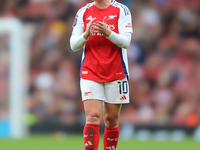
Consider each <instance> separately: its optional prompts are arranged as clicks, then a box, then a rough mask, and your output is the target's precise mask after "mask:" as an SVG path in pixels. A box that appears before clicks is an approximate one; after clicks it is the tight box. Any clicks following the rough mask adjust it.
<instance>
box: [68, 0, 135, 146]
mask: <svg viewBox="0 0 200 150" xmlns="http://www.w3.org/2000/svg"><path fill="white" fill-rule="evenodd" d="M132 32H133V31H132V19H131V14H130V11H129V9H128V8H127V7H126V6H125V5H123V4H121V3H118V2H116V1H115V0H94V2H93V3H89V4H87V5H86V6H85V7H83V8H81V9H80V10H79V11H78V12H77V14H76V17H75V21H74V24H73V32H72V36H71V39H70V44H71V48H72V50H73V51H77V50H79V49H81V48H83V56H82V63H81V69H80V78H81V79H80V86H81V92H82V100H83V104H84V110H85V114H86V124H85V127H84V130H83V138H84V145H85V150H97V149H98V145H99V124H100V122H101V119H102V117H103V118H104V122H105V130H104V136H103V142H104V150H115V149H116V147H117V143H118V140H119V115H120V110H121V106H122V104H124V103H129V85H128V61H127V52H126V49H127V48H128V46H129V45H130V42H131V34H132ZM102 102H103V103H102ZM103 107H104V108H103ZM102 110H103V113H102Z"/></svg>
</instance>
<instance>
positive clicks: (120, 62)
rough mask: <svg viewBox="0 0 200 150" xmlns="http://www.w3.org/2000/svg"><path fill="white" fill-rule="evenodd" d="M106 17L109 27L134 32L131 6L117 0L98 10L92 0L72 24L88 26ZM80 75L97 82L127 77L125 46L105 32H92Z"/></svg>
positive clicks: (85, 50) (123, 31)
mask: <svg viewBox="0 0 200 150" xmlns="http://www.w3.org/2000/svg"><path fill="white" fill-rule="evenodd" d="M105 16H106V17H107V22H106V24H107V27H108V28H109V29H111V30H112V31H114V32H116V33H119V34H123V33H125V32H132V20H131V14H130V11H129V9H128V8H127V7H126V6H125V5H123V4H120V3H118V2H116V1H115V0H113V1H112V4H111V5H110V6H109V7H107V8H105V9H99V8H97V7H96V6H95V5H94V2H93V3H89V4H87V5H86V6H85V7H83V8H81V9H80V10H79V11H78V13H77V15H76V19H75V23H74V25H73V26H77V27H84V30H85V29H86V27H87V24H88V23H89V22H90V21H91V20H92V18H96V20H95V22H97V21H101V22H103V19H104V17H105ZM83 49H84V52H83V57H82V64H81V69H80V77H81V78H83V79H87V80H93V81H97V82H111V81H115V80H119V79H122V78H125V77H128V61H127V52H126V49H123V48H120V47H118V46H117V45H115V44H114V43H112V42H111V41H110V40H109V39H107V38H106V36H105V35H103V34H101V33H93V34H91V35H90V37H89V40H88V41H87V42H86V44H85V46H84V48H83Z"/></svg>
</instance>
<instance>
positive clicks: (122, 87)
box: [118, 81, 128, 94]
mask: <svg viewBox="0 0 200 150" xmlns="http://www.w3.org/2000/svg"><path fill="white" fill-rule="evenodd" d="M118 84H119V94H127V93H128V82H127V81H123V82H118Z"/></svg>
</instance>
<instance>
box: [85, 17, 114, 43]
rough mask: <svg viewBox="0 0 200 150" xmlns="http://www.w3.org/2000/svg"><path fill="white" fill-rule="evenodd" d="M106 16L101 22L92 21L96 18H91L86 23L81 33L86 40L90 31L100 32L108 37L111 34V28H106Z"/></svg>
mask: <svg viewBox="0 0 200 150" xmlns="http://www.w3.org/2000/svg"><path fill="white" fill-rule="evenodd" d="M106 19H107V18H106V17H104V19H103V22H100V21H97V23H94V21H95V20H96V18H93V19H92V20H91V21H90V22H89V23H88V24H87V28H86V31H85V32H84V34H83V37H84V38H85V39H86V40H87V39H88V38H89V36H90V35H91V34H92V33H102V34H104V35H105V36H106V37H109V36H110V34H111V30H110V29H108V28H107V25H106Z"/></svg>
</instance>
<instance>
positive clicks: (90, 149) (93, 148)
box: [83, 124, 100, 150]
mask: <svg viewBox="0 0 200 150" xmlns="http://www.w3.org/2000/svg"><path fill="white" fill-rule="evenodd" d="M83 139H84V145H85V150H98V146H99V139H100V134H99V125H96V124H86V125H85V127H84V130H83Z"/></svg>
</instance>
